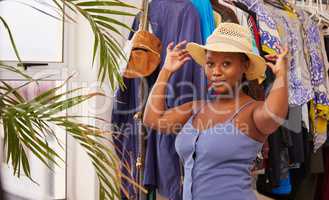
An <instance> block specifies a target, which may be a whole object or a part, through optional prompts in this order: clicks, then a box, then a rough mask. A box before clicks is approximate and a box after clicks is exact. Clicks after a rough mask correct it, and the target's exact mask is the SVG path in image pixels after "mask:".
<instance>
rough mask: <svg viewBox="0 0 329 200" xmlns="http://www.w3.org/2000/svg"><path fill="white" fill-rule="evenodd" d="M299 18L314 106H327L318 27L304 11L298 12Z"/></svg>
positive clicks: (324, 73)
mask: <svg viewBox="0 0 329 200" xmlns="http://www.w3.org/2000/svg"><path fill="white" fill-rule="evenodd" d="M299 16H300V20H301V22H302V24H303V27H304V43H305V47H306V49H307V51H308V55H309V57H308V58H309V59H308V60H307V61H308V63H309V70H310V75H311V83H312V86H313V90H314V93H315V97H314V102H315V103H316V104H322V105H329V99H328V98H327V94H326V93H327V89H326V86H327V85H326V78H327V74H326V72H325V65H324V61H323V54H322V49H321V46H322V44H321V34H320V30H319V27H318V26H317V24H316V23H315V22H314V21H313V20H312V19H310V17H309V16H308V15H307V14H306V13H305V12H304V11H300V12H299Z"/></svg>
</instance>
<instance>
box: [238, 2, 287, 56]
mask: <svg viewBox="0 0 329 200" xmlns="http://www.w3.org/2000/svg"><path fill="white" fill-rule="evenodd" d="M239 2H241V3H243V4H244V5H246V6H247V8H248V9H250V10H251V11H253V12H255V13H256V14H257V19H258V23H259V31H260V37H261V44H262V50H263V51H264V52H266V53H268V54H275V53H277V52H279V49H278V48H277V46H278V45H281V42H280V36H279V33H278V31H277V27H276V22H275V21H274V19H273V18H272V16H271V13H270V12H269V11H268V10H267V9H266V7H265V6H264V3H263V2H262V1H261V0H239Z"/></svg>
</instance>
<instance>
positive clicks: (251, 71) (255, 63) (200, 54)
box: [186, 42, 266, 80]
mask: <svg viewBox="0 0 329 200" xmlns="http://www.w3.org/2000/svg"><path fill="white" fill-rule="evenodd" d="M186 50H187V51H188V53H189V54H190V55H191V57H192V58H193V59H194V60H195V62H197V63H198V64H199V65H201V66H205V65H206V61H207V58H206V51H214V52H229V53H244V54H246V55H247V56H248V58H249V62H250V63H249V68H248V70H247V73H246V75H247V79H248V80H253V79H257V78H259V74H263V76H265V70H266V62H265V60H264V58H262V57H261V56H259V55H257V54H255V53H252V52H250V51H244V50H242V49H240V48H238V47H236V46H235V45H233V44H229V43H225V42H222V43H220V44H218V43H216V44H208V45H200V44H197V43H194V42H190V43H188V44H187V46H186ZM257 76H258V77H257Z"/></svg>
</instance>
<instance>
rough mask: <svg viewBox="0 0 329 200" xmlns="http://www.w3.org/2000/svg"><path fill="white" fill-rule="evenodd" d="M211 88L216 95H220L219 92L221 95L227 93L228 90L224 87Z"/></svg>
mask: <svg viewBox="0 0 329 200" xmlns="http://www.w3.org/2000/svg"><path fill="white" fill-rule="evenodd" d="M213 90H214V92H215V94H217V95H221V94H222V95H223V94H228V93H229V91H228V90H227V88H225V87H214V88H213Z"/></svg>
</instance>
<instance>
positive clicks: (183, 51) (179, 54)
mask: <svg viewBox="0 0 329 200" xmlns="http://www.w3.org/2000/svg"><path fill="white" fill-rule="evenodd" d="M186 53H188V51H187V50H186V49H183V50H181V51H179V52H178V56H181V55H184V54H186Z"/></svg>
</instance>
